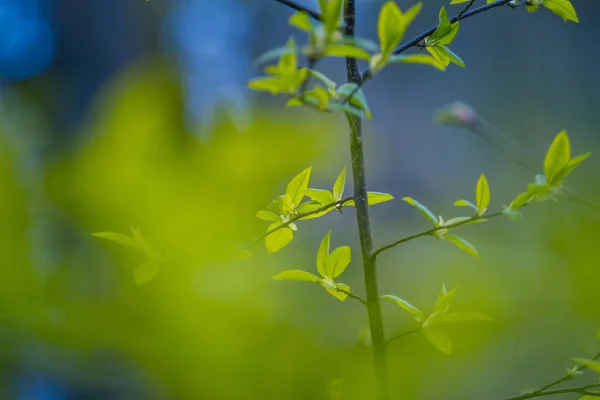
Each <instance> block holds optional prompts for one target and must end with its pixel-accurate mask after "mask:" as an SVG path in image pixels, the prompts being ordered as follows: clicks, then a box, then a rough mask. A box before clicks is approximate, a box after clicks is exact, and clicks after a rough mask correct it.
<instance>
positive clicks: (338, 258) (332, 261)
mask: <svg viewBox="0 0 600 400" xmlns="http://www.w3.org/2000/svg"><path fill="white" fill-rule="evenodd" d="M350 261H352V252H351V250H350V247H348V246H342V247H338V248H337V249H335V250H333V251H332V252H331V254H329V257H327V262H326V263H325V264H326V265H325V272H326V276H327V277H329V278H331V279H333V278H337V277H338V276H340V275H341V274H342V273H343V272H344V271H345V270H346V267H348V265H349V264H350Z"/></svg>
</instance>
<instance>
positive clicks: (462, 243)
mask: <svg viewBox="0 0 600 400" xmlns="http://www.w3.org/2000/svg"><path fill="white" fill-rule="evenodd" d="M444 238H445V239H447V240H448V241H449V242H450V243H452V244H454V245H456V247H458V248H459V249H461V250H464V251H466V252H467V253H469V254H470V255H472V256H473V257H479V253H478V252H477V250H476V249H475V247H473V245H472V244H471V243H469V242H467V241H466V240H465V239H463V238H461V237H458V236H455V235H448V234H447V235H444Z"/></svg>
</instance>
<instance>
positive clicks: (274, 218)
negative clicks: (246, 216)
mask: <svg viewBox="0 0 600 400" xmlns="http://www.w3.org/2000/svg"><path fill="white" fill-rule="evenodd" d="M256 216H257V217H258V218H260V219H262V220H263V221H271V222H281V217H280V216H279V215H278V214H275V213H274V212H272V211H267V210H261V211H259V212H257V213H256Z"/></svg>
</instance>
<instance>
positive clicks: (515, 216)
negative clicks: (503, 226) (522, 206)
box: [502, 207, 523, 221]
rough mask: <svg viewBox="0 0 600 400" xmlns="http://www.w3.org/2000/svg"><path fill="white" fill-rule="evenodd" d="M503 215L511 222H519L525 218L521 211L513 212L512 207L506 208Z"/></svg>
mask: <svg viewBox="0 0 600 400" xmlns="http://www.w3.org/2000/svg"><path fill="white" fill-rule="evenodd" d="M502 214H503V215H504V216H506V217H507V218H508V219H510V220H511V221H518V220H520V219H521V218H523V214H522V213H521V212H520V211H519V210H513V209H512V208H510V207H504V209H503V210H502Z"/></svg>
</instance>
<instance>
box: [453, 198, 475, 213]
mask: <svg viewBox="0 0 600 400" xmlns="http://www.w3.org/2000/svg"><path fill="white" fill-rule="evenodd" d="M454 205H455V206H456V207H471V208H472V209H473V210H475V211H477V212H479V208H477V206H476V205H475V204H473V203H471V202H470V201H467V200H456V201H455V202H454Z"/></svg>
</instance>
